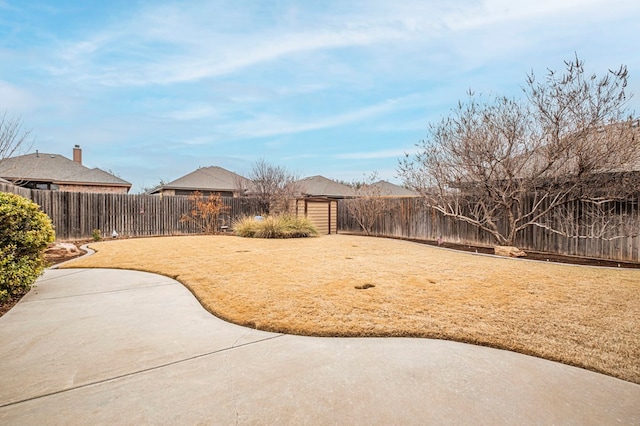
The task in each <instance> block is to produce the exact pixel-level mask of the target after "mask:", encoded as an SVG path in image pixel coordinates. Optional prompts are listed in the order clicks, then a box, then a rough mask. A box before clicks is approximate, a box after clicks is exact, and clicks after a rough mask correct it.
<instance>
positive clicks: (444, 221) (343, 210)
mask: <svg viewBox="0 0 640 426" xmlns="http://www.w3.org/2000/svg"><path fill="white" fill-rule="evenodd" d="M639 201H640V200H639V199H638V198H637V197H636V198H635V199H632V200H627V201H626V202H623V203H619V208H618V209H617V212H616V214H618V215H619V217H618V218H616V219H620V220H624V221H625V222H627V223H628V228H629V229H631V230H632V232H630V236H626V237H622V238H614V239H610V240H608V239H606V238H577V237H566V236H563V235H559V234H557V233H553V232H550V231H548V230H546V229H544V228H541V227H530V228H528V229H526V230H525V231H524V232H521V233H520V234H519V235H518V237H517V239H516V245H517V246H518V247H520V248H522V249H524V250H530V251H540V252H545V253H554V254H561V255H570V256H581V257H591V258H596V259H608V260H617V261H622V262H640V236H639V235H638V232H639V231H640V208H639V207H638V204H639ZM385 203H386V207H385V213H384V214H383V215H382V216H381V217H379V218H378V220H377V221H376V222H375V225H374V226H373V229H372V235H377V236H384V237H394V238H408V239H416V240H430V241H435V240H437V239H438V238H439V237H442V239H443V240H444V241H445V242H451V243H457V244H470V245H479V246H492V245H495V240H494V239H493V237H492V236H491V235H489V234H488V233H487V232H484V231H482V230H480V229H478V228H477V227H475V226H473V225H470V224H468V223H466V222H463V221H459V220H456V219H454V218H451V217H446V216H444V215H443V214H441V213H439V212H437V211H436V210H435V209H432V208H430V207H427V206H425V205H424V203H423V202H422V200H421V199H420V198H388V199H385ZM577 207H579V206H577ZM576 211H579V208H576ZM564 220H566V217H565V218H564ZM573 220H574V221H575V223H570V224H567V226H568V227H573V228H576V229H578V228H585V227H588V226H590V224H589V223H584V222H583V221H582V220H581V218H580V217H579V216H578V215H576V217H575V218H573ZM633 230H635V231H633ZM338 231H341V232H353V233H360V232H363V231H362V229H361V227H360V225H359V224H358V222H357V221H356V220H355V218H354V217H353V216H352V215H351V214H350V213H349V210H348V209H347V207H346V204H345V202H344V200H341V201H340V202H339V203H338Z"/></svg>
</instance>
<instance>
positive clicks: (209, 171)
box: [152, 166, 250, 193]
mask: <svg viewBox="0 0 640 426" xmlns="http://www.w3.org/2000/svg"><path fill="white" fill-rule="evenodd" d="M241 185H242V186H244V188H247V187H249V185H250V181H249V180H248V179H247V178H245V177H243V176H240V175H239V174H236V173H234V172H231V171H229V170H227V169H223V168H222V167H218V166H211V167H201V168H199V169H197V170H194V171H193V172H191V173H189V174H186V175H184V176H182V177H179V178H178V179H176V180H174V181H172V182H169V183H167V184H165V185H161V186H159V187H158V188H156V189H154V190H153V191H152V193H153V192H159V191H160V190H162V189H182V190H191V191H196V190H200V191H237V190H238V189H239V187H240V186H241Z"/></svg>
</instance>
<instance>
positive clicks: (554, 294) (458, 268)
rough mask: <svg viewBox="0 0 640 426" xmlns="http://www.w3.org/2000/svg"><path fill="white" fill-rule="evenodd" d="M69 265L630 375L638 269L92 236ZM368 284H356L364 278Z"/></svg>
mask: <svg viewBox="0 0 640 426" xmlns="http://www.w3.org/2000/svg"><path fill="white" fill-rule="evenodd" d="M91 247H92V248H94V249H95V250H97V253H96V254H95V255H93V256H90V257H85V258H82V259H79V260H76V261H74V262H72V263H71V264H70V265H69V266H67V267H75V268H80V267H83V268H84V267H92V268H124V269H136V270H141V271H149V272H155V273H159V274H163V275H167V276H170V277H174V278H176V279H177V280H179V281H180V282H182V283H183V284H184V285H185V286H187V287H188V288H189V289H190V290H191V291H192V292H193V293H194V294H195V296H196V297H197V298H198V300H199V301H200V302H201V303H202V305H203V306H204V307H205V308H206V309H207V310H209V311H210V312H211V313H213V314H214V315H217V316H218V317H220V318H223V319H225V320H228V321H231V322H234V323H236V324H241V325H245V326H248V327H255V328H259V329H262V330H268V331H274V332H282V333H293V334H304V335H314V336H415V337H428V338H437V339H449V340H456V341H460V342H468V343H475V344H479V345H486V346H492V347H495V348H502V349H508V350H512V351H517V352H521V353H525V354H529V355H534V356H538V357H542V358H547V359H550V360H556V361H560V362H564V363H567V364H571V365H575V366H579V367H583V368H587V369H590V370H594V371H598V372H602V373H605V374H608V375H611V376H615V377H619V378H621V379H624V380H628V381H631V382H635V383H640V271H638V270H621V269H605V268H590V267H583V266H570V265H558V264H550V263H543V262H532V261H521V260H514V259H502V258H495V257H489V256H479V255H474V254H470V253H462V252H454V251H450V250H444V249H438V248H434V247H429V246H424V245H420V244H416V243H411V242H406V241H398V240H389V239H378V238H367V237H357V236H346V235H335V236H323V237H320V238H303V239H293V240H261V239H245V238H240V237H232V236H191V237H167V238H146V239H131V240H120V241H110V242H104V243H95V244H91ZM367 284H369V285H373V287H369V288H366V289H358V288H357V287H368V286H367Z"/></svg>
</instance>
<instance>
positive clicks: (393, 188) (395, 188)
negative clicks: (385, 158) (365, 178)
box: [371, 180, 418, 197]
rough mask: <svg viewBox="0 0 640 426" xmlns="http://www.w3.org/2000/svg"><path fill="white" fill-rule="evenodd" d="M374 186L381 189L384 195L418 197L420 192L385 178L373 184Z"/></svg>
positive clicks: (381, 193)
mask: <svg viewBox="0 0 640 426" xmlns="http://www.w3.org/2000/svg"><path fill="white" fill-rule="evenodd" d="M371 186H372V187H374V188H376V190H379V192H380V196H382V197H417V196H418V193H417V192H415V191H412V190H410V189H407V188H403V187H402V186H399V185H395V184H393V183H391V182H387V181H385V180H381V181H378V182H376V183H372V184H371Z"/></svg>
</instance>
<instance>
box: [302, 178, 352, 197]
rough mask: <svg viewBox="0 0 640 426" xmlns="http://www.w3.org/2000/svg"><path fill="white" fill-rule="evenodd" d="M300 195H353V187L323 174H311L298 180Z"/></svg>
mask: <svg viewBox="0 0 640 426" xmlns="http://www.w3.org/2000/svg"><path fill="white" fill-rule="evenodd" d="M298 185H300V191H301V192H302V195H305V196H308V197H330V198H345V197H353V195H354V191H353V188H351V187H349V186H347V185H343V184H341V183H338V182H336V181H333V180H331V179H327V178H326V177H324V176H311V177H307V178H304V179H301V180H299V181H298Z"/></svg>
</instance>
